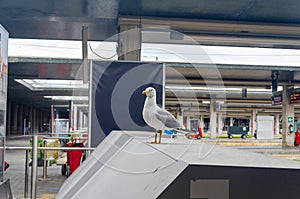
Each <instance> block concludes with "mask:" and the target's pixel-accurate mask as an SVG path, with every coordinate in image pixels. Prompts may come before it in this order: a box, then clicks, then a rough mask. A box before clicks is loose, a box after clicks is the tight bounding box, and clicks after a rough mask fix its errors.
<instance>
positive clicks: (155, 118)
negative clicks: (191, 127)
mask: <svg viewBox="0 0 300 199" xmlns="http://www.w3.org/2000/svg"><path fill="white" fill-rule="evenodd" d="M142 93H143V94H146V96H147V97H146V100H145V103H144V108H143V118H144V120H145V122H146V123H147V124H148V125H149V126H150V127H152V128H154V129H155V138H154V142H151V143H152V144H160V142H161V134H162V131H163V130H168V129H176V128H182V127H183V125H182V124H181V123H180V122H179V121H178V120H177V119H176V118H175V117H174V116H173V115H172V114H171V113H170V112H168V111H166V110H165V109H162V108H160V107H159V106H158V105H157V104H156V90H155V88H152V87H148V88H146V90H144V91H143V92H142ZM157 133H159V134H160V137H159V141H157Z"/></svg>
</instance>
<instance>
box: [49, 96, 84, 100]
mask: <svg viewBox="0 0 300 199" xmlns="http://www.w3.org/2000/svg"><path fill="white" fill-rule="evenodd" d="M44 98H48V99H52V100H57V101H88V96H44Z"/></svg>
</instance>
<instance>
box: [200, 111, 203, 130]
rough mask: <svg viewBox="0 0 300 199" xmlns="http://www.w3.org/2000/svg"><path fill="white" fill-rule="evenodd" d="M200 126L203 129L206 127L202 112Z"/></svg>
mask: <svg viewBox="0 0 300 199" xmlns="http://www.w3.org/2000/svg"><path fill="white" fill-rule="evenodd" d="M199 126H200V128H202V130H203V129H204V115H203V114H200V124H199Z"/></svg>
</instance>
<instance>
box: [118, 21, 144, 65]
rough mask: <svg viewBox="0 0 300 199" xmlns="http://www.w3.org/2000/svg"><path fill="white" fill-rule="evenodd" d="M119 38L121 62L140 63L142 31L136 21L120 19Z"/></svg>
mask: <svg viewBox="0 0 300 199" xmlns="http://www.w3.org/2000/svg"><path fill="white" fill-rule="evenodd" d="M119 24H120V25H119V38H118V57H119V60H131V61H139V60H140V59H141V43H142V40H141V29H140V23H139V22H136V20H132V21H130V20H129V19H126V20H124V19H122V18H121V19H120V21H119Z"/></svg>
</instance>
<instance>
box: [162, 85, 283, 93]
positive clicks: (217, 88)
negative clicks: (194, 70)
mask: <svg viewBox="0 0 300 199" xmlns="http://www.w3.org/2000/svg"><path fill="white" fill-rule="evenodd" d="M165 88H166V89H167V90H170V91H180V90H184V91H197V90H208V91H224V92H225V91H242V87H236V88H232V87H230V88H226V87H222V86H220V87H211V86H166V87H165ZM278 90H282V86H278ZM247 92H272V90H271V89H265V88H247Z"/></svg>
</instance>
